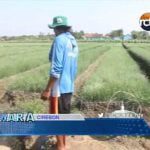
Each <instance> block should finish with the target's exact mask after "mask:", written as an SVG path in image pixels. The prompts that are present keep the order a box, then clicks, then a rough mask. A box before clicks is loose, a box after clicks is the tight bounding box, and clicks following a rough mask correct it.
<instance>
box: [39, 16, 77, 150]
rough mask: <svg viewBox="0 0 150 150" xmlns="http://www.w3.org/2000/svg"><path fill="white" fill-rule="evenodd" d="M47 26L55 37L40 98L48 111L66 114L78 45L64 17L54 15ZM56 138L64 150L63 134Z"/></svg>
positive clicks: (68, 108)
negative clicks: (48, 68)
mask: <svg viewBox="0 0 150 150" xmlns="http://www.w3.org/2000/svg"><path fill="white" fill-rule="evenodd" d="M49 28H51V29H54V33H55V35H56V37H55V39H54V42H53V44H52V47H51V50H50V53H49V60H50V62H51V70H50V73H49V76H50V77H49V80H48V83H47V86H46V88H45V90H44V91H43V93H42V94H41V98H42V99H43V100H47V99H49V102H50V107H49V108H50V110H49V113H51V114H57V113H60V114H68V113H70V104H71V97H72V94H73V92H74V80H75V75H76V72H77V57H78V46H77V42H76V40H75V38H74V37H73V35H72V34H71V33H70V31H71V26H70V25H68V21H67V18H66V17H64V16H56V17H54V18H53V24H51V25H49ZM56 138H57V149H58V150H65V149H66V148H65V136H63V135H60V136H57V137H56Z"/></svg>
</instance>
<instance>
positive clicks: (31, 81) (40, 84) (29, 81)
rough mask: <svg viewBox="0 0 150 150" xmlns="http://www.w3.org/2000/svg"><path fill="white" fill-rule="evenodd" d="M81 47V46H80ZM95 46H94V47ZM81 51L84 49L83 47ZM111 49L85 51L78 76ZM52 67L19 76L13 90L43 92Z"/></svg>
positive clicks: (12, 87) (46, 66)
mask: <svg viewBox="0 0 150 150" xmlns="http://www.w3.org/2000/svg"><path fill="white" fill-rule="evenodd" d="M79 46H80V45H79ZM93 46H94V45H93ZM81 49H83V48H82V47H81ZM108 49H109V47H108V46H107V47H104V46H102V45H101V46H100V47H97V48H95V49H92V48H90V50H91V53H89V51H87V50H85V52H84V53H81V55H80V54H79V60H78V64H79V65H78V74H80V73H81V72H83V71H84V70H85V69H86V68H87V67H88V66H89V65H90V64H91V63H93V62H94V61H95V60H96V59H97V58H98V57H99V56H100V55H101V54H102V53H104V52H105V51H107V50H108ZM49 70H50V65H49V64H47V65H43V66H42V67H39V68H38V69H36V70H35V69H33V70H31V71H30V72H27V73H23V74H21V75H19V76H17V80H15V82H13V83H12V84H11V85H10V89H11V90H24V91H30V92H41V90H43V88H44V87H45V84H46V81H47V80H48V72H49Z"/></svg>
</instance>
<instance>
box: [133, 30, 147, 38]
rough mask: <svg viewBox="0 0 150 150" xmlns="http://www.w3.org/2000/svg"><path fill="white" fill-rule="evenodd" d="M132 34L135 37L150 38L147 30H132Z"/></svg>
mask: <svg viewBox="0 0 150 150" xmlns="http://www.w3.org/2000/svg"><path fill="white" fill-rule="evenodd" d="M131 35H132V37H133V39H139V40H140V39H150V35H149V34H148V32H146V31H132V32H131Z"/></svg>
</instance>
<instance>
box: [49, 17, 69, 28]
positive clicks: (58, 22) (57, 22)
mask: <svg viewBox="0 0 150 150" xmlns="http://www.w3.org/2000/svg"><path fill="white" fill-rule="evenodd" d="M58 26H66V27H71V26H70V25H68V19H67V17H65V16H56V17H54V18H53V24H48V27H49V28H51V29H54V28H55V27H58Z"/></svg>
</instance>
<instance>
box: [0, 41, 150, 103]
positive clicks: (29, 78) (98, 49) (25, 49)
mask: <svg viewBox="0 0 150 150" xmlns="http://www.w3.org/2000/svg"><path fill="white" fill-rule="evenodd" d="M78 45H79V51H80V52H79V59H78V74H77V78H78V77H79V76H80V75H81V74H82V73H84V72H85V71H86V70H87V68H88V67H89V66H90V65H92V64H94V62H95V61H96V60H97V59H99V60H101V61H100V62H99V64H97V67H96V68H95V69H94V71H93V72H88V74H91V76H90V77H89V78H88V79H87V80H86V81H85V83H84V85H83V86H82V87H81V88H80V89H78V95H79V97H80V98H81V99H82V100H84V101H109V100H110V99H111V98H112V97H113V99H115V100H120V101H122V100H129V99H136V100H138V101H140V102H143V103H150V81H149V79H148V78H147V77H146V76H145V74H144V72H143V71H141V68H140V67H139V64H138V63H137V62H136V61H135V60H134V59H133V58H132V57H131V56H130V55H129V53H128V51H127V50H126V49H125V48H124V47H122V44H121V43H102V42H79V43H78ZM50 46H51V43H6V42H5V43H0V80H1V81H7V79H10V78H11V77H12V76H13V80H12V81H11V82H10V83H9V86H8V90H11V91H16V90H17V91H28V92H39V93H40V92H41V91H42V90H43V89H44V87H45V84H46V82H47V80H48V76H49V70H50V64H49V61H48V53H49V48H50ZM127 46H128V47H129V48H130V50H131V51H133V52H134V53H136V54H138V55H140V56H141V57H142V58H143V59H144V60H145V61H150V50H149V44H144V43H142V44H140V43H127ZM91 67H92V66H91ZM147 69H148V70H150V68H147ZM86 75H87V74H85V76H86Z"/></svg>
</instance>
